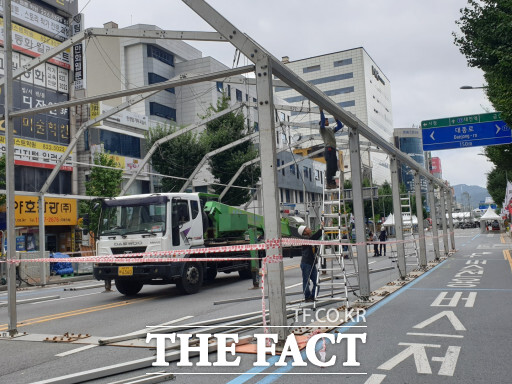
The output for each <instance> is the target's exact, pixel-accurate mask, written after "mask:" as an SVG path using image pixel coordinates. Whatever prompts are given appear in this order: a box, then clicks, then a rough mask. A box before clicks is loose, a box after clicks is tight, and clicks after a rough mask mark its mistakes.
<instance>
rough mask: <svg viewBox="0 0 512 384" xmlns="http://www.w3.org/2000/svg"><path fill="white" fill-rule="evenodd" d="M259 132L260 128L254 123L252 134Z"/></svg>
mask: <svg viewBox="0 0 512 384" xmlns="http://www.w3.org/2000/svg"><path fill="white" fill-rule="evenodd" d="M259 130H260V126H259V125H258V122H257V121H255V122H254V132H259Z"/></svg>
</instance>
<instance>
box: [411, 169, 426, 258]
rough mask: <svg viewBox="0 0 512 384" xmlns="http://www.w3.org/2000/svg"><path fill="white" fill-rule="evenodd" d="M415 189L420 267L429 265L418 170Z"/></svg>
mask: <svg viewBox="0 0 512 384" xmlns="http://www.w3.org/2000/svg"><path fill="white" fill-rule="evenodd" d="M414 191H415V193H416V195H415V196H416V217H417V218H418V241H419V246H420V257H419V261H420V268H425V267H426V266H427V245H426V241H425V226H424V217H423V202H422V201H421V177H420V174H419V173H418V172H414ZM411 214H412V213H411ZM411 220H412V217H411Z"/></svg>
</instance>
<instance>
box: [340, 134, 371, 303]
mask: <svg viewBox="0 0 512 384" xmlns="http://www.w3.org/2000/svg"><path fill="white" fill-rule="evenodd" d="M348 140H349V146H350V167H351V169H352V190H353V191H354V193H353V195H354V201H353V207H354V223H355V229H356V241H357V244H358V245H356V250H357V270H358V273H359V296H360V297H361V299H362V300H365V301H366V300H368V299H369V298H370V293H371V289H370V274H369V270H368V248H367V246H366V230H365V225H364V223H365V221H364V206H363V175H362V172H361V149H360V147H359V132H358V131H357V130H356V129H354V128H349V130H348ZM340 172H343V170H340ZM340 182H341V180H340Z"/></svg>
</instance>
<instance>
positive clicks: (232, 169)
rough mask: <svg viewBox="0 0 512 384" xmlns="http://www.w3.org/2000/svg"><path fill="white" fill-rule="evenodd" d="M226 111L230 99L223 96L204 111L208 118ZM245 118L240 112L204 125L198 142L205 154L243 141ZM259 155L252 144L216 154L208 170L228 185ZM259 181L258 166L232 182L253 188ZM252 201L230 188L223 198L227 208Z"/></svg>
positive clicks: (218, 188)
mask: <svg viewBox="0 0 512 384" xmlns="http://www.w3.org/2000/svg"><path fill="white" fill-rule="evenodd" d="M228 107H229V99H228V98H227V97H226V96H225V95H223V97H221V98H219V100H218V101H217V106H216V107H213V106H210V107H209V108H208V110H207V114H206V116H202V117H203V118H207V117H209V116H211V115H213V114H215V113H218V112H220V111H223V110H225V109H226V108H228ZM244 123H245V117H244V115H243V113H242V112H239V113H234V112H231V113H228V114H226V115H224V116H221V117H219V118H217V119H215V120H213V121H211V122H209V123H207V124H206V130H205V131H204V132H203V134H202V135H201V142H202V143H203V145H204V146H205V147H207V148H208V152H210V151H214V150H215V149H217V148H220V147H223V146H225V145H228V144H230V143H232V142H233V141H236V140H239V139H241V138H243V137H245V136H246V135H247V134H248V133H250V132H247V129H246V127H245V125H244ZM257 156H258V152H257V150H256V148H255V147H254V144H253V143H252V142H251V141H246V142H244V143H241V144H238V145H237V146H236V147H233V148H231V149H228V150H226V151H223V152H221V153H218V154H217V155H215V156H213V157H212V158H210V159H209V165H210V170H211V172H212V174H213V176H214V177H215V179H216V180H217V181H218V182H219V183H220V184H227V183H228V182H229V181H230V180H231V178H232V177H233V175H234V174H235V173H236V172H237V171H238V169H239V168H240V167H241V166H242V164H244V163H246V162H247V161H250V160H253V159H255V158H256V157H257ZM259 178H260V168H259V166H258V165H252V166H249V167H246V168H245V169H244V170H243V171H242V173H241V174H240V176H238V178H237V179H236V180H235V183H234V184H235V185H237V186H242V187H253V186H254V185H255V184H256V182H257V181H258V180H259ZM213 188H214V190H215V192H216V193H219V194H220V193H221V192H222V190H223V189H224V186H222V185H215V186H213ZM250 197H251V192H250V190H249V189H241V188H233V187H232V188H230V189H229V191H228V192H227V193H226V195H225V196H224V198H223V202H224V203H225V204H228V205H241V204H243V203H245V202H246V201H248V200H249V199H250Z"/></svg>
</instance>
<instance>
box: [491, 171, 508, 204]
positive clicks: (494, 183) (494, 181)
mask: <svg viewBox="0 0 512 384" xmlns="http://www.w3.org/2000/svg"><path fill="white" fill-rule="evenodd" d="M506 188H507V172H506V171H505V170H504V169H503V168H500V167H495V168H493V170H492V171H491V172H489V173H488V174H487V192H489V194H490V195H491V197H492V199H493V200H494V202H495V203H496V204H497V205H498V206H500V207H501V205H502V204H503V200H505V192H506Z"/></svg>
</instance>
